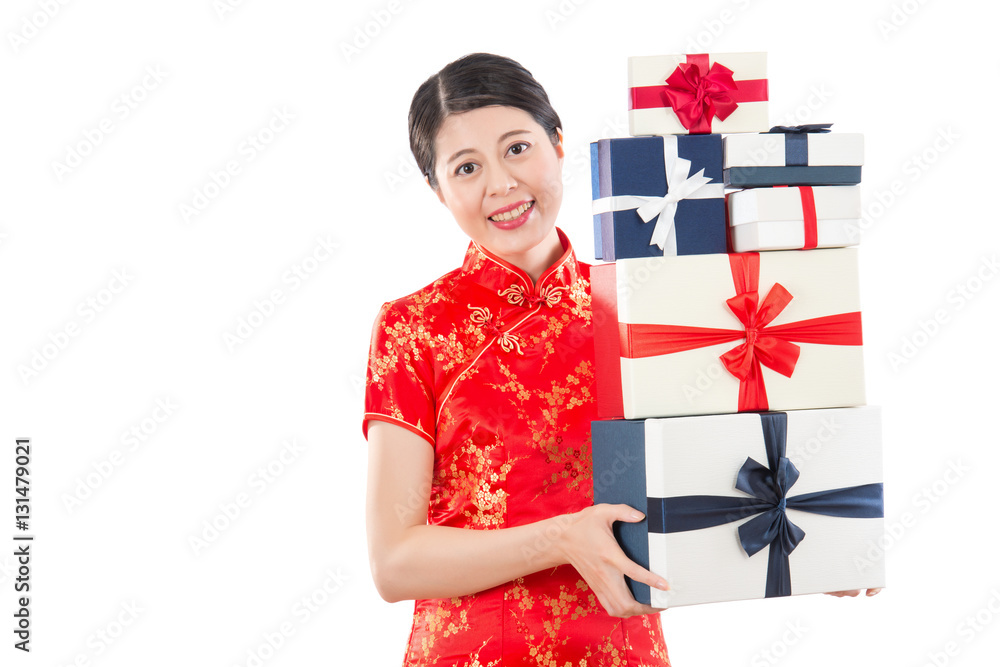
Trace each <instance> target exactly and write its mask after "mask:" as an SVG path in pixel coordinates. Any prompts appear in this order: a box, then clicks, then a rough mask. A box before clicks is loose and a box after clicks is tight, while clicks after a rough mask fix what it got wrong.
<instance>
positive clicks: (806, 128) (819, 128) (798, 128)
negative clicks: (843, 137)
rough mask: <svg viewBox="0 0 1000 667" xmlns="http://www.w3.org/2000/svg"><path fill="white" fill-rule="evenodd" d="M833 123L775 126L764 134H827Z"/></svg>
mask: <svg viewBox="0 0 1000 667" xmlns="http://www.w3.org/2000/svg"><path fill="white" fill-rule="evenodd" d="M831 127H833V123H809V124H806V125H775V126H774V127H772V128H771V129H770V130H768V131H767V132H765V133H764V134H777V133H779V132H780V133H781V134H808V133H810V132H829V131H830V128H831Z"/></svg>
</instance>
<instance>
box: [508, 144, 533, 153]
mask: <svg viewBox="0 0 1000 667" xmlns="http://www.w3.org/2000/svg"><path fill="white" fill-rule="evenodd" d="M529 148H531V144H529V143H528V142H526V141H519V142H517V143H516V144H514V145H513V146H511V147H510V148H508V149H507V152H508V153H510V154H512V155H521V154H522V153H524V151H526V150H528V149H529Z"/></svg>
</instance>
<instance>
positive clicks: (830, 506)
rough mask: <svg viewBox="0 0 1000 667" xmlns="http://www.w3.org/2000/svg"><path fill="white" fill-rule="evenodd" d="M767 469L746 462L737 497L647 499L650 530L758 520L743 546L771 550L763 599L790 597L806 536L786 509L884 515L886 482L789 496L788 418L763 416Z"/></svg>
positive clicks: (792, 475) (743, 534) (745, 527)
mask: <svg viewBox="0 0 1000 667" xmlns="http://www.w3.org/2000/svg"><path fill="white" fill-rule="evenodd" d="M760 420H761V427H762V428H763V435H764V445H765V448H766V450H767V462H768V465H767V467H764V466H763V465H762V464H760V463H758V462H757V461H754V460H753V459H752V458H749V457H748V458H747V460H746V461H745V462H744V463H743V466H742V467H741V468H740V471H739V474H738V475H737V478H736V488H737V489H738V490H740V491H742V492H744V493H746V494H747V495H748V496H750V497H749V498H744V497H738V496H733V497H729V496H676V497H672V498H648V499H647V509H648V512H647V517H648V519H649V532H651V533H678V532H683V531H688V530H698V529H700V528H709V527H711V526H720V525H722V524H725V523H730V522H732V521H738V520H740V519H743V518H745V517H748V516H753V515H759V516H754V518H753V519H751V520H750V521H747V522H746V523H744V524H742V525H741V526H740V527H739V535H740V544H741V545H742V546H743V550H744V551H746V553H747V555H748V556H753V555H754V554H756V553H757V552H758V551H760V550H761V549H763V548H764V547H766V546H770V549H769V551H768V562H767V584H766V591H765V597H769V598H770V597H779V596H784V595H791V594H792V584H791V573H790V570H789V565H788V555H789V554H790V553H792V551H793V550H794V549H795V547H796V546H798V544H799V542H801V541H802V540H803V539H804V538H805V536H806V534H805V531H803V530H802V529H801V528H799V527H798V526H796V525H795V524H794V523H792V521H791V519H789V518H788V514H787V513H786V511H785V510H786V509H797V510H800V511H803V512H813V513H814V514H825V515H827V516H837V517H844V518H879V517H882V516H883V503H882V484H881V483H877V484H862V485H860V486H849V487H842V488H839V489H831V490H829V491H817V492H815V493H804V494H801V495H798V496H792V497H790V498H789V497H788V490H789V488H791V486H792V485H793V484H795V482H796V480H798V478H799V471H798V470H797V469H796V467H795V466H794V465H793V464H792V462H791V461H789V460H788V459H787V458H785V440H786V436H787V431H788V416H787V415H786V414H785V413H784V412H765V413H761V414H760Z"/></svg>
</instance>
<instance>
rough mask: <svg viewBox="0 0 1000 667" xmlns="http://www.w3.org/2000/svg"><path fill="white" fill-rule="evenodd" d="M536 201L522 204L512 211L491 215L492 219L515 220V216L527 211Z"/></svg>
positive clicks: (498, 220)
mask: <svg viewBox="0 0 1000 667" xmlns="http://www.w3.org/2000/svg"><path fill="white" fill-rule="evenodd" d="M532 204H534V202H528V203H526V204H521V205H520V206H518V207H517V208H515V209H514V210H512V211H507V212H506V213H498V214H496V215H494V216H490V220H496V221H497V222H506V221H507V220H513V219H514V218H516V217H518V216H520V215H522V214H523V213H524V212H525V211H527V210H528V209H529V208H530V207H531V205H532Z"/></svg>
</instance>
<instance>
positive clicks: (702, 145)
mask: <svg viewBox="0 0 1000 667" xmlns="http://www.w3.org/2000/svg"><path fill="white" fill-rule="evenodd" d="M591 170H592V185H595V186H596V192H595V197H594V214H595V216H594V241H595V246H596V247H597V250H596V252H595V254H596V256H597V257H598V258H599V259H603V260H604V261H607V262H612V261H615V260H617V259H623V258H626V257H657V256H663V255H664V254H667V255H673V254H676V255H704V254H710V253H724V252H726V204H725V200H724V198H723V188H724V186H723V184H722V135H720V134H701V135H688V136H677V135H674V136H666V137H625V138H619V139H602V140H600V141H597V142H594V143H593V144H591ZM668 174H669V181H670V182H669V185H668ZM677 198H680V199H679V200H678V201H673V200H674V199H677ZM616 209H617V210H616ZM640 213H644V214H645V215H646V216H647V217H649V220H648V221H645V220H644V219H643V217H641V215H640ZM657 225H659V231H658V235H659V236H660V237H665V236H667V230H670V234H669V238H668V239H667V242H666V243H665V244H664V245H665V247H661V246H660V245H657V244H656V243H653V242H652V240H653V239H654V230H657Z"/></svg>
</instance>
